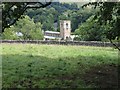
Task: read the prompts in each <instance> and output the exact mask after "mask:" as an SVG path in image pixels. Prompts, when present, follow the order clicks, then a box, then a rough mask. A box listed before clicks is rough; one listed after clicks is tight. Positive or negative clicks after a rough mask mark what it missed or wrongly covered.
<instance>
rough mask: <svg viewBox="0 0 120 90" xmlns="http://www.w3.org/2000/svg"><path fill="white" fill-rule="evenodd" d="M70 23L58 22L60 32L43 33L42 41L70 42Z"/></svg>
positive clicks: (65, 21) (68, 21) (67, 21)
mask: <svg viewBox="0 0 120 90" xmlns="http://www.w3.org/2000/svg"><path fill="white" fill-rule="evenodd" d="M72 39H73V38H72V37H71V21H70V20H60V32H55V31H45V32H44V40H72Z"/></svg>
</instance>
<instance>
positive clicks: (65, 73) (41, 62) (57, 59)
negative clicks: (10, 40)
mask: <svg viewBox="0 0 120 90" xmlns="http://www.w3.org/2000/svg"><path fill="white" fill-rule="evenodd" d="M117 64H118V51H117V50H115V49H113V48H109V47H106V48H104V47H89V46H62V45H60V46H58V45H37V44H2V67H3V69H2V70H3V74H2V75H3V77H2V79H3V88H30V87H32V88H55V87H60V88H85V87H87V88H91V87H92V88H93V87H113V88H114V87H117V79H118V77H117V75H118V74H117ZM111 78H112V79H111Z"/></svg>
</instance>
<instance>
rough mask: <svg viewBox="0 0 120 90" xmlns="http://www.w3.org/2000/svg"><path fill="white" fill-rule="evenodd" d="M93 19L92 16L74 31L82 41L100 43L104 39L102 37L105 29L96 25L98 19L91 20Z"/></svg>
mask: <svg viewBox="0 0 120 90" xmlns="http://www.w3.org/2000/svg"><path fill="white" fill-rule="evenodd" d="M93 18H94V16H91V17H90V18H89V19H88V20H87V21H86V22H84V23H83V24H81V25H80V26H79V28H78V29H76V31H75V34H77V35H79V37H80V38H81V40H83V41H102V40H103V39H104V38H105V37H104V35H103V33H104V31H105V30H104V29H105V28H103V27H101V26H100V25H99V24H98V23H97V22H98V19H96V20H93Z"/></svg>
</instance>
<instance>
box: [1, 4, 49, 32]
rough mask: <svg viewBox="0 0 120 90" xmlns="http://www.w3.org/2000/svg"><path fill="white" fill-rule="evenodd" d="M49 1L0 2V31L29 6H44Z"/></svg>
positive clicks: (11, 23)
mask: <svg viewBox="0 0 120 90" xmlns="http://www.w3.org/2000/svg"><path fill="white" fill-rule="evenodd" d="M50 4H51V2H46V3H45V2H43V3H42V2H2V32H4V29H5V28H8V27H10V26H11V25H13V24H15V22H16V21H17V20H18V19H19V18H20V17H21V15H23V13H24V12H25V11H26V10H27V9H30V8H35V9H36V8H44V7H46V6H48V5H50Z"/></svg>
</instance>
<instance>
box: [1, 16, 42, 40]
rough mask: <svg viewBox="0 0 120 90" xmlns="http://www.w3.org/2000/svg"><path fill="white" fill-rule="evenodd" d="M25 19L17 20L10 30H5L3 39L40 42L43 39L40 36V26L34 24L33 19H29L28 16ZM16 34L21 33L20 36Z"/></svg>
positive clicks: (39, 24)
mask: <svg viewBox="0 0 120 90" xmlns="http://www.w3.org/2000/svg"><path fill="white" fill-rule="evenodd" d="M24 17H25V18H23V19H19V20H18V21H17V22H16V24H14V25H13V26H11V27H10V28H6V29H5V31H4V32H3V39H11V40H16V39H17V40H18V39H24V40H41V39H43V34H42V25H41V23H34V21H33V19H30V18H29V17H28V16H24ZM16 33H21V34H22V36H19V35H17V34H16Z"/></svg>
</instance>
